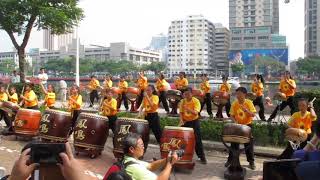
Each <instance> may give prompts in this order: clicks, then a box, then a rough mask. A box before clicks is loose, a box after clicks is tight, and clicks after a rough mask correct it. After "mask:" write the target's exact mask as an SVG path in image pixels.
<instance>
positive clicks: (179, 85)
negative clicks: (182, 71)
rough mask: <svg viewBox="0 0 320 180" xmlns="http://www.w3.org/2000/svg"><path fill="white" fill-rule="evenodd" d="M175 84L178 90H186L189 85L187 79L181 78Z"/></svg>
mask: <svg viewBox="0 0 320 180" xmlns="http://www.w3.org/2000/svg"><path fill="white" fill-rule="evenodd" d="M174 83H175V85H176V88H177V89H178V90H181V89H186V88H187V87H188V84H189V82H188V80H187V78H182V79H180V78H179V79H177V80H176V81H175V82H174Z"/></svg>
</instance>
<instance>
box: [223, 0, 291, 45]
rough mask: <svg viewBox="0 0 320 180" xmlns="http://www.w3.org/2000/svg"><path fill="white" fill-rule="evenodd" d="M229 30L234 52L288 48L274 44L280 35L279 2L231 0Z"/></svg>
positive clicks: (270, 0) (276, 0) (277, 0)
mask: <svg viewBox="0 0 320 180" xmlns="http://www.w3.org/2000/svg"><path fill="white" fill-rule="evenodd" d="M229 28H230V31H231V47H230V49H232V50H235V49H268V48H269V49H270V48H279V47H281V48H285V47H286V43H284V44H279V43H276V44H273V42H272V39H273V37H274V36H275V35H278V34H279V0H230V1H229ZM278 36H280V35H278ZM280 38H281V39H283V37H282V36H281V37H280ZM284 39H285V38H284Z"/></svg>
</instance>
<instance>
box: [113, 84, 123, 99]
mask: <svg viewBox="0 0 320 180" xmlns="http://www.w3.org/2000/svg"><path fill="white" fill-rule="evenodd" d="M111 90H112V92H113V98H118V96H119V95H121V89H120V88H118V87H112V88H111Z"/></svg>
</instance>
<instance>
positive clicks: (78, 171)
mask: <svg viewBox="0 0 320 180" xmlns="http://www.w3.org/2000/svg"><path fill="white" fill-rule="evenodd" d="M28 145H30V144H28ZM28 145H27V146H28ZM27 146H26V147H27ZM30 152H31V148H27V149H26V148H23V150H22V153H21V155H20V157H19V159H18V160H17V161H16V162H15V163H14V166H13V168H12V171H11V175H10V176H9V177H8V178H7V179H10V180H25V179H28V178H29V177H30V176H31V174H32V173H33V171H34V170H35V169H36V167H37V166H39V164H35V163H33V164H29V161H30V160H29V159H30ZM60 157H61V159H62V164H58V165H59V167H60V170H61V172H62V175H63V177H64V178H65V179H66V180H89V179H94V178H93V177H89V176H88V175H85V173H84V168H83V167H82V166H81V165H80V163H79V162H78V160H76V159H75V158H74V157H73V154H72V150H71V147H70V144H69V143H66V152H65V153H60Z"/></svg>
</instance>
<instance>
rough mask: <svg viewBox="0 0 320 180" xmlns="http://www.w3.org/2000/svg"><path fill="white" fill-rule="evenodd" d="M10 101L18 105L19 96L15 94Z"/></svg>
mask: <svg viewBox="0 0 320 180" xmlns="http://www.w3.org/2000/svg"><path fill="white" fill-rule="evenodd" d="M9 100H10V102H12V103H15V104H18V94H17V93H13V94H12V95H11V96H9Z"/></svg>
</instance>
